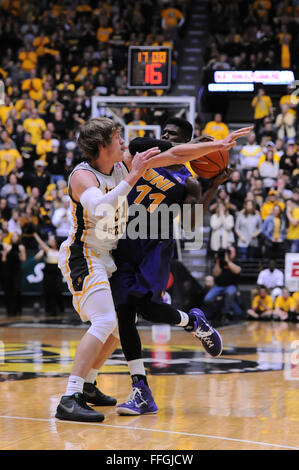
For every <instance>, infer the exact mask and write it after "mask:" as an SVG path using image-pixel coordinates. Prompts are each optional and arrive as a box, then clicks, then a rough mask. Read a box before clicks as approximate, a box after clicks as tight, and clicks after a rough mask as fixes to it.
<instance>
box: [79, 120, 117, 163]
mask: <svg viewBox="0 0 299 470" xmlns="http://www.w3.org/2000/svg"><path fill="white" fill-rule="evenodd" d="M119 130H120V129H119V127H118V125H117V124H115V122H113V121H112V120H111V119H109V118H105V117H103V118H93V119H90V120H89V121H87V122H86V123H85V124H84V125H83V126H82V128H81V130H80V134H79V137H78V141H77V143H78V147H79V148H80V149H81V150H82V152H83V157H84V158H85V159H86V160H89V161H91V160H95V159H96V158H98V156H99V151H100V149H99V146H100V145H102V146H103V147H107V145H109V144H111V139H112V136H113V135H114V134H115V133H116V132H118V131H119Z"/></svg>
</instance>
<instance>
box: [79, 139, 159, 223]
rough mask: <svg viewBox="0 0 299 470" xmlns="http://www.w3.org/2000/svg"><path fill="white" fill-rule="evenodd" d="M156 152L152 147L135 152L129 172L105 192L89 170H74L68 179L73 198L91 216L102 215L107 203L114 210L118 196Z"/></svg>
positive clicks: (125, 189) (122, 193)
mask: <svg viewBox="0 0 299 470" xmlns="http://www.w3.org/2000/svg"><path fill="white" fill-rule="evenodd" d="M158 153H160V150H159V149H158V148H157V147H154V148H152V149H149V150H147V151H145V152H142V153H139V154H136V155H135V157H134V160H133V162H132V166H131V168H130V172H129V174H128V175H127V176H126V177H125V178H124V179H123V180H122V181H121V182H120V183H119V184H118V185H117V186H116V187H115V188H114V189H112V190H111V191H110V192H109V193H107V194H104V193H103V192H102V191H101V188H100V187H99V183H98V181H97V179H96V177H95V175H94V174H93V173H92V172H91V171H86V170H77V171H75V173H74V174H73V175H72V177H71V181H70V188H71V193H72V197H73V199H74V200H75V201H76V202H79V201H80V203H81V204H82V206H83V207H84V209H86V210H87V212H88V213H89V214H90V215H92V216H95V215H96V216H98V217H102V216H103V213H106V211H107V206H108V205H109V206H111V208H113V209H114V210H116V209H117V207H118V206H119V198H121V197H125V196H127V195H128V194H129V192H130V191H131V189H132V187H133V186H134V184H136V183H137V181H138V179H139V178H140V177H141V176H142V174H143V173H144V171H145V170H146V169H147V168H149V167H150V164H149V159H150V158H151V157H152V156H154V155H157V154H158ZM100 206H102V207H100Z"/></svg>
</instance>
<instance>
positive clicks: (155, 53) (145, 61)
mask: <svg viewBox="0 0 299 470" xmlns="http://www.w3.org/2000/svg"><path fill="white" fill-rule="evenodd" d="M170 85H171V49H170V48H169V47H162V46H161V47H147V46H140V47H139V46H130V47H129V63H128V85H127V86H128V88H130V89H164V90H165V89H166V90H167V89H169V88H170Z"/></svg>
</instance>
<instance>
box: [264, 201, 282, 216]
mask: <svg viewBox="0 0 299 470" xmlns="http://www.w3.org/2000/svg"><path fill="white" fill-rule="evenodd" d="M276 205H277V206H279V207H280V208H281V210H282V211H283V210H284V206H285V205H284V203H283V202H281V201H274V202H271V201H267V202H265V203H264V204H263V205H262V208H261V218H262V219H263V220H265V219H266V218H267V217H268V215H270V214H272V211H273V207H274V206H276Z"/></svg>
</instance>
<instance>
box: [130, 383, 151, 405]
mask: <svg viewBox="0 0 299 470" xmlns="http://www.w3.org/2000/svg"><path fill="white" fill-rule="evenodd" d="M136 395H137V396H138V397H139V399H140V404H139V405H138V406H141V405H143V404H144V405H147V400H144V398H143V396H142V392H141V390H140V388H137V387H135V388H133V390H132V391H131V392H130V395H129V396H128V398H127V401H126V403H127V404H128V405H130V404H131V403H132V404H133V403H134V402H135V401H136V400H135V397H136Z"/></svg>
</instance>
